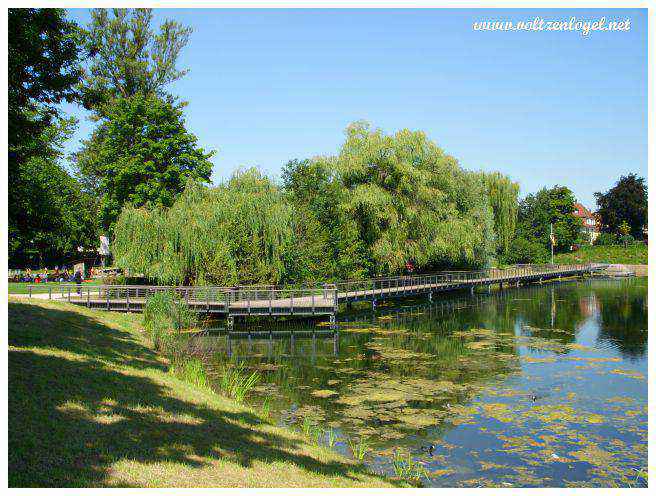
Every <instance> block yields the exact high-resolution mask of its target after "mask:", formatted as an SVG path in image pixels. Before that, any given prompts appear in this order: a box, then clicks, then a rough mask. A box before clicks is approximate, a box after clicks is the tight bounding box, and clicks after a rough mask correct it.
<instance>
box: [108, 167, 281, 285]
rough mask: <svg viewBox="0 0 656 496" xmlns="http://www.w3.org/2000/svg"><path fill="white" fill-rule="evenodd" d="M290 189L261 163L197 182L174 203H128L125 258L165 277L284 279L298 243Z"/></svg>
mask: <svg viewBox="0 0 656 496" xmlns="http://www.w3.org/2000/svg"><path fill="white" fill-rule="evenodd" d="M292 226H293V224H292V210H291V208H290V207H289V205H288V204H287V203H286V202H285V201H284V197H283V193H282V192H281V191H280V190H279V188H277V187H276V186H275V185H274V184H273V183H272V182H271V181H269V180H268V179H267V178H265V177H263V176H262V175H261V174H260V173H259V172H257V171H256V170H253V169H249V170H246V171H244V172H240V173H237V174H236V175H234V176H233V177H232V178H231V179H230V180H229V181H228V182H227V183H225V184H223V185H221V186H219V187H216V188H206V187H204V186H202V185H199V184H195V183H193V182H189V184H188V186H187V188H186V189H185V191H184V193H183V194H182V195H180V197H179V198H178V199H177V200H176V201H175V203H174V204H173V205H172V206H171V207H170V208H168V209H164V208H154V209H147V208H135V207H132V206H129V205H128V206H126V207H125V208H124V209H123V212H122V213H121V216H120V217H119V219H118V222H117V225H116V230H115V239H114V242H113V246H112V250H113V252H114V254H115V257H116V261H117V263H118V264H119V265H120V266H122V267H128V268H130V269H133V270H134V271H137V272H140V273H143V274H144V275H145V276H147V277H149V278H152V279H156V280H158V281H161V282H163V283H176V284H180V283H185V284H189V283H198V284H218V285H234V284H238V283H263V282H267V283H278V282H281V281H282V280H283V277H284V274H285V271H286V269H285V260H286V255H285V253H286V252H287V251H288V250H289V249H290V247H291V246H292V244H293V233H294V231H293V228H292Z"/></svg>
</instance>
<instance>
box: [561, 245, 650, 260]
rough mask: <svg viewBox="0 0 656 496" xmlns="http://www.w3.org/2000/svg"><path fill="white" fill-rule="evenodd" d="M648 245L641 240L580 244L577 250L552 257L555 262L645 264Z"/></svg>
mask: <svg viewBox="0 0 656 496" xmlns="http://www.w3.org/2000/svg"><path fill="white" fill-rule="evenodd" d="M648 258H649V256H648V247H647V245H646V244H644V243H642V242H638V243H633V244H628V245H627V246H624V245H623V244H615V245H604V246H600V245H594V246H590V245H582V246H581V247H580V248H579V249H578V250H576V251H574V252H571V253H561V254H558V255H556V256H555V257H554V261H555V262H556V263H562V264H580V263H582V264H585V263H609V264H629V265H634V264H635V265H647V264H648Z"/></svg>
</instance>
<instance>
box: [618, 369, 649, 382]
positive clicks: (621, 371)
mask: <svg viewBox="0 0 656 496" xmlns="http://www.w3.org/2000/svg"><path fill="white" fill-rule="evenodd" d="M610 373H611V374H617V375H622V376H624V377H630V378H631V379H638V380H644V379H645V376H644V375H642V374H641V373H640V372H636V371H635V370H625V369H613V370H611V371H610Z"/></svg>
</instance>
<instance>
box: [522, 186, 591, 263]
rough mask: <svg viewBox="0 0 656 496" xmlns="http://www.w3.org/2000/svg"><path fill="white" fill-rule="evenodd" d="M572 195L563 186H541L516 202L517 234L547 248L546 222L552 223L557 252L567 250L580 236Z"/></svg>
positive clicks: (547, 231)
mask: <svg viewBox="0 0 656 496" xmlns="http://www.w3.org/2000/svg"><path fill="white" fill-rule="evenodd" d="M575 202H576V200H575V198H574V194H573V193H572V192H571V191H570V190H569V188H567V187H565V186H554V187H553V188H551V189H547V188H543V189H541V190H540V191H538V192H537V193H536V194H531V195H528V196H527V197H526V198H524V199H523V200H522V201H521V202H520V204H519V213H518V219H517V237H518V238H525V239H527V240H530V241H535V242H537V243H540V244H541V245H543V246H544V247H545V249H547V250H550V248H551V245H550V240H549V232H550V231H549V225H550V224H553V232H554V236H555V238H556V245H555V247H554V249H555V251H556V252H563V251H569V249H570V247H571V246H572V245H574V244H577V243H578V242H579V241H580V238H581V227H582V225H583V224H582V222H581V219H579V218H577V217H575V216H574V215H573V214H572V213H573V212H574V210H575V208H574V203H575Z"/></svg>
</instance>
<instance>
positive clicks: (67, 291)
mask: <svg viewBox="0 0 656 496" xmlns="http://www.w3.org/2000/svg"><path fill="white" fill-rule="evenodd" d="M28 289H29V288H28ZM158 293H173V294H175V295H176V296H178V297H179V298H180V299H181V300H183V301H185V302H186V303H187V304H189V305H191V306H195V307H198V306H203V305H205V306H213V307H216V306H225V305H226V304H227V301H228V297H227V293H226V288H222V287H217V286H139V285H104V284H103V285H87V284H81V285H78V284H60V285H58V286H54V287H51V288H50V290H49V297H50V298H56V299H63V300H66V301H69V302H71V303H86V304H87V306H90V307H107V308H113V309H115V308H117V307H118V306H121V307H123V306H124V307H125V309H130V307H133V308H136V307H140V306H143V305H144V304H145V302H146V300H147V299H148V298H150V297H152V296H154V295H156V294H158Z"/></svg>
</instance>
